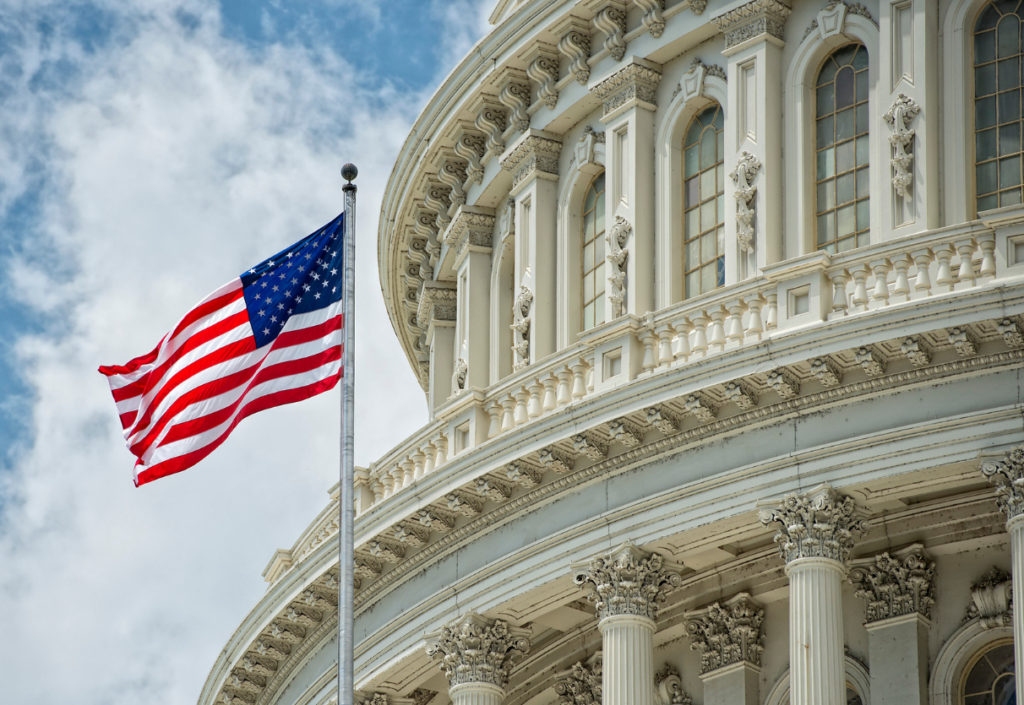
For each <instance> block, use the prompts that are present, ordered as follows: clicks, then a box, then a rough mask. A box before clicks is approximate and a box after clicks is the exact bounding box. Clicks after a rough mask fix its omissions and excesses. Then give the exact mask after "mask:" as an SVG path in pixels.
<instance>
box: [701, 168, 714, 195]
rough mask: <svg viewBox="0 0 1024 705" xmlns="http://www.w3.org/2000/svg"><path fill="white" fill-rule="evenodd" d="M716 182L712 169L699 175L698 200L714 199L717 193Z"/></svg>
mask: <svg viewBox="0 0 1024 705" xmlns="http://www.w3.org/2000/svg"><path fill="white" fill-rule="evenodd" d="M717 180H718V178H717V175H716V174H715V170H714V169H708V170H707V171H705V172H702V173H701V175H700V200H702V201H703V200H706V199H708V198H712V197H714V195H715V194H716V193H718V184H717V183H715V182H716V181H717Z"/></svg>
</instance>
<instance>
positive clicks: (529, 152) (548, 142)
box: [501, 130, 562, 193]
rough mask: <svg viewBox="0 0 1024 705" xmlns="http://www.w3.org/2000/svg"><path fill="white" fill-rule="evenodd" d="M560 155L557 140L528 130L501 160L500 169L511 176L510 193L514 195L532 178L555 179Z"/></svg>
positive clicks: (558, 140)
mask: <svg viewBox="0 0 1024 705" xmlns="http://www.w3.org/2000/svg"><path fill="white" fill-rule="evenodd" d="M561 154H562V142H561V140H560V139H559V138H557V137H556V136H554V135H550V134H548V133H546V132H541V131H539V130H529V131H528V132H527V133H526V134H524V135H523V136H522V137H520V138H519V140H518V141H517V142H516V143H515V144H514V145H512V147H511V148H510V149H509V151H508V153H507V154H506V155H505V156H504V157H502V159H501V168H502V169H503V170H505V171H507V172H509V173H511V174H512V192H513V193H515V192H516V190H517V189H518V188H519V187H520V186H522V185H523V184H524V183H525V182H526V181H527V180H528V179H529V178H530V177H532V176H541V177H544V176H546V177H554V178H555V179H557V178H558V159H559V156H560V155H561Z"/></svg>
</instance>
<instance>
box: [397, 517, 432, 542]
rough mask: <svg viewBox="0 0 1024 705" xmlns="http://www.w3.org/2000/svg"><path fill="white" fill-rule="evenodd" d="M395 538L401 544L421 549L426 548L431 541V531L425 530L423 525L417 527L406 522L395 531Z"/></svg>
mask: <svg viewBox="0 0 1024 705" xmlns="http://www.w3.org/2000/svg"><path fill="white" fill-rule="evenodd" d="M394 533H395V538H396V539H398V541H399V542H400V543H404V544H406V545H408V546H412V547H413V548H419V547H420V546H425V545H426V544H427V542H428V541H430V531H429V530H427V529H426V528H424V527H423V526H422V525H420V526H417V525H416V524H413V523H410V522H405V523H403V524H398V525H397V526H395V529H394Z"/></svg>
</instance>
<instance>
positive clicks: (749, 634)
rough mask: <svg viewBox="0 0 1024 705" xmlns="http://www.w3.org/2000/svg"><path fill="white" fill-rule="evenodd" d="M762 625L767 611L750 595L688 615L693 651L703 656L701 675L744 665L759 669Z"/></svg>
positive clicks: (688, 627)
mask: <svg viewBox="0 0 1024 705" xmlns="http://www.w3.org/2000/svg"><path fill="white" fill-rule="evenodd" d="M763 624H764V609H762V608H761V606H760V605H758V604H757V603H756V602H754V601H753V600H751V599H750V595H748V594H747V593H740V594H738V595H736V596H735V597H732V598H730V599H729V600H728V601H726V602H724V603H718V602H716V603H714V604H712V605H710V606H708V607H705V608H703V609H699V610H694V611H692V612H687V613H686V633H687V634H689V635H690V640H691V642H690V648H691V649H694V650H699V651H700V652H701V657H700V672H701V675H704V674H706V673H710V672H711V671H716V670H718V669H719V668H723V667H725V666H730V665H732V664H734V663H742V662H747V663H749V664H752V665H753V666H757V667H758V668H760V666H761V652H763V651H764V632H763V631H762V625H763Z"/></svg>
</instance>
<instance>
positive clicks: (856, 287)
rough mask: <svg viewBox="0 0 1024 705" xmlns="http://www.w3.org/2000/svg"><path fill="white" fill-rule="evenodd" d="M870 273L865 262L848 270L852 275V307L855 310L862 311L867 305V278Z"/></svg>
mask: <svg viewBox="0 0 1024 705" xmlns="http://www.w3.org/2000/svg"><path fill="white" fill-rule="evenodd" d="M870 273H871V270H870V269H869V268H868V266H867V265H866V264H862V265H860V266H858V267H854V268H853V269H851V270H850V276H852V277H853V308H854V309H856V310H857V311H863V310H864V308H865V307H866V306H867V305H868V287H867V280H868V274H870Z"/></svg>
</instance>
